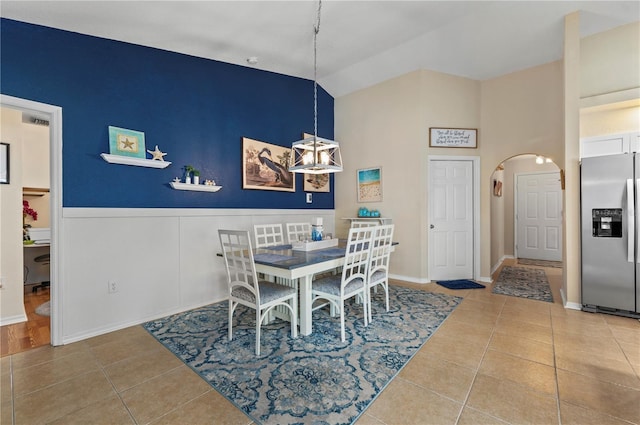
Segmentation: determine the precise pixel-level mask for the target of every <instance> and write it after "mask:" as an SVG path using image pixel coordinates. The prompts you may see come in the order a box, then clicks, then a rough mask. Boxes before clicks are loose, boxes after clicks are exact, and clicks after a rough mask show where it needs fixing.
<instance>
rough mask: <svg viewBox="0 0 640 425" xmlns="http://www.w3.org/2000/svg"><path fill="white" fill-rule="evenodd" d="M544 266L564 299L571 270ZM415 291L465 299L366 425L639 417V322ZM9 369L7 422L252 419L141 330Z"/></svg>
mask: <svg viewBox="0 0 640 425" xmlns="http://www.w3.org/2000/svg"><path fill="white" fill-rule="evenodd" d="M545 270H546V271H547V275H548V276H549V280H550V282H551V284H552V288H553V292H554V297H555V298H556V300H559V299H560V296H559V287H560V282H561V271H560V269H552V268H548V269H545ZM396 283H398V284H401V283H400V282H396ZM408 286H412V287H416V288H420V289H424V290H427V291H438V292H445V293H450V294H453V295H458V296H462V297H464V300H463V301H462V303H461V304H460V306H459V307H458V308H457V309H456V310H455V311H454V312H453V313H452V315H451V316H450V317H449V318H448V319H447V320H446V321H445V323H444V324H443V325H442V326H441V327H440V329H438V331H437V332H435V334H434V335H433V336H432V337H431V338H430V339H429V341H428V342H427V343H426V344H425V345H424V346H423V347H422V349H421V350H420V351H419V352H418V353H417V354H416V356H415V357H414V358H413V359H412V360H411V361H410V362H409V363H408V364H407V366H406V367H405V368H404V369H403V370H402V371H401V372H400V374H399V375H398V376H397V377H396V378H395V379H394V380H393V381H392V382H391V383H390V384H389V386H388V387H387V388H386V389H385V390H384V391H383V392H382V393H381V394H380V396H379V397H378V399H377V400H376V401H375V402H374V403H373V404H372V405H371V406H370V407H369V408H368V409H367V410H366V411H365V413H364V414H363V415H362V416H361V417H360V419H359V420H358V421H357V424H358V425H369V424H378V425H379V424H580V425H585V424H587V425H588V424H627V425H628V424H640V378H639V375H640V322H639V321H638V320H634V319H629V318H622V317H617V316H611V315H603V314H591V313H584V312H580V311H573V310H565V309H564V308H562V306H561V304H560V303H559V302H558V301H557V302H556V303H555V304H550V303H545V302H539V301H532V300H526V299H521V298H515V297H507V296H502V295H494V294H492V293H491V291H490V287H488V288H487V289H475V290H464V291H449V290H447V289H444V288H441V287H440V286H437V285H435V284H427V285H408ZM374 320H375V318H374ZM0 371H1V387H0V392H1V394H0V395H1V405H0V408H1V416H0V423H2V424H29V425H31V424H44V423H51V424H214V423H215V424H223V423H224V424H250V423H251V420H250V419H249V418H248V417H247V416H245V415H244V414H243V413H241V412H240V411H239V410H238V409H236V408H235V407H234V406H233V405H232V404H231V403H229V402H228V401H227V400H226V399H225V398H224V397H222V396H220V395H219V394H218V393H217V392H216V391H215V390H212V389H211V387H210V386H209V385H208V384H207V383H205V382H204V381H203V380H202V379H200V378H199V377H198V375H196V374H195V373H194V372H193V371H191V370H190V369H189V368H188V367H187V366H185V365H184V364H183V363H182V362H180V361H179V360H178V359H177V358H175V357H174V356H173V355H172V354H171V353H170V352H169V351H167V350H166V349H165V348H164V347H163V346H162V345H160V344H159V343H158V342H156V341H155V339H153V338H152V337H151V336H150V335H148V334H147V332H146V331H144V330H143V329H142V328H141V327H140V326H135V327H132V328H128V329H125V330H122V331H118V332H113V333H110V334H107V335H103V336H99V337H96V338H92V339H89V340H85V341H81V342H78V343H74V344H70V345H67V346H63V347H55V348H53V347H41V348H37V349H34V350H31V351H28V352H25V353H20V354H14V355H12V356H6V357H3V358H2V359H1V361H0Z"/></svg>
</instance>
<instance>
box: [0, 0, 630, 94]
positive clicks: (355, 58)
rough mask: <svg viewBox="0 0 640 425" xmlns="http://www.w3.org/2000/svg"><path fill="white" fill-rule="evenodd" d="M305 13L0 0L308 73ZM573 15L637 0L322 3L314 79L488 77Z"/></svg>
mask: <svg viewBox="0 0 640 425" xmlns="http://www.w3.org/2000/svg"><path fill="white" fill-rule="evenodd" d="M317 11H318V2H317V1H269V0H263V1H56V0H50V1H7V0H3V1H2V2H1V3H0V15H1V16H2V17H4V18H9V19H15V20H19V21H24V22H30V23H34V24H39V25H45V26H49V27H54V28H60V29H65V30H69V31H73V32H78V33H82V34H89V35H94V36H98V37H104V38H109V39H114V40H120V41H125V42H130V43H135V44H140V45H144V46H150V47H155V48H159V49H164V50H169V51H175V52H180V53H185V54H189V55H193V56H198V57H203V58H209V59H215V60H219V61H223V62H228V63H233V64H238V65H243V66H250V67H254V68H257V69H263V70H268V71H273V72H277V73H282V74H286V75H292V76H298V77H303V78H308V79H313V75H314V68H313V34H314V31H313V28H314V25H315V24H316V15H317ZM575 11H580V13H581V15H580V22H581V35H582V36H588V35H592V34H594V33H597V32H601V31H605V30H608V29H611V28H614V27H616V26H620V25H623V24H626V23H630V22H634V21H638V20H640V2H638V1H367V0H359V1H337V0H333V1H332V0H325V1H324V2H323V3H322V7H321V20H320V32H319V34H318V41H317V43H318V44H317V61H318V62H317V79H318V83H319V84H320V85H321V86H322V87H323V88H324V89H325V90H327V91H328V92H329V93H330V94H331V95H333V96H335V97H339V96H342V95H345V94H348V93H351V92H353V91H356V90H359V89H362V88H365V87H368V86H370V85H373V84H376V83H379V82H381V81H384V80H387V79H389V78H393V77H396V76H399V75H402V74H405V73H407V72H411V71H414V70H417V69H430V70H434V71H439V72H444V73H448V74H453V75H458V76H462V77H468V78H472V79H477V80H485V79H489V78H494V77H497V76H500V75H504V74H508V73H511V72H514V71H517V70H521V69H525V68H529V67H532V66H535V65H540V64H543V63H547V62H551V61H554V60H558V59H560V58H561V57H562V46H563V31H564V16H565V15H567V14H569V13H572V12H575ZM34 48H46V46H34ZM248 58H257V63H255V64H250V63H249V62H248V61H247V59H248Z"/></svg>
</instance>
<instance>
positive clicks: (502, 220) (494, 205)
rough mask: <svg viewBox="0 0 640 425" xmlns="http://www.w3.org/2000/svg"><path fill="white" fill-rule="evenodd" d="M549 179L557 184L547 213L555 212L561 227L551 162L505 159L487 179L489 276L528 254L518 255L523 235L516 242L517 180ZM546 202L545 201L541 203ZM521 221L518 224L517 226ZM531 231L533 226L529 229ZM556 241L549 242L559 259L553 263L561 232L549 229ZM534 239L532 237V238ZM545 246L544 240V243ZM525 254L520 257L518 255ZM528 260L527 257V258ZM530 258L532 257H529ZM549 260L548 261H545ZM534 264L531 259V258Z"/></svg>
mask: <svg viewBox="0 0 640 425" xmlns="http://www.w3.org/2000/svg"><path fill="white" fill-rule="evenodd" d="M547 173H551V174H548V176H549V177H550V176H553V179H555V180H557V181H554V182H553V183H557V187H558V192H557V195H558V196H557V199H555V200H553V201H552V204H553V205H550V207H551V209H552V210H553V209H554V208H556V209H557V214H558V217H557V218H558V222H559V223H560V225H561V222H562V214H561V209H562V196H563V195H562V191H561V188H562V182H561V181H560V180H561V173H560V168H559V167H558V166H557V165H556V164H555V163H554V162H553V160H552V159H550V158H546V157H544V156H543V155H539V154H535V153H523V154H519V155H515V156H512V157H509V158H506V159H505V160H504V161H502V162H501V163H499V164H498V165H497V166H496V168H495V170H494V172H493V173H492V175H491V178H490V181H489V184H490V185H491V186H490V187H491V202H490V217H491V265H492V269H491V273H492V275H493V273H494V272H495V271H496V270H497V269H498V268H499V267H500V265H501V264H502V263H503V262H504V261H505V260H510V259H514V260H515V259H517V258H518V257H520V258H526V256H527V255H528V254H530V252H527V250H525V249H521V250H520V251H521V252H520V255H518V254H519V250H518V247H517V245H518V239H520V245H521V247H523V246H524V245H525V244H523V243H522V241H523V236H526V233H525V232H522V231H521V232H520V236H521V237H520V238H518V228H517V226H518V219H517V209H518V203H517V202H516V201H517V199H516V196H517V191H516V183H517V181H518V178H519V177H522V178H524V177H527V176H536V175H541V176H544V175H547ZM545 202H546V200H545ZM523 222H524V220H522V219H521V220H520V225H522V223H523ZM531 228H532V229H533V228H535V226H532V227H531ZM549 232H550V233H551V234H552V235H553V236H554V237H555V238H556V239H555V240H554V241H552V242H551V244H552V245H557V248H558V249H559V250H560V251H559V256H556V257H555V258H553V260H554V261H556V262H557V261H561V259H562V256H561V248H562V245H563V242H562V231H561V228H560V229H559V230H558V231H557V233H556V231H555V230H553V229H551V230H550V231H549ZM532 236H533V238H532V240H533V239H535V237H536V234H535V233H533V234H532ZM546 236H547V235H543V237H541V240H542V239H545V238H546ZM545 243H547V242H546V239H545ZM523 253H524V254H527V255H525V256H524V257H523V255H522V254H523ZM529 256H531V255H529ZM532 257H535V255H533V256H532ZM542 258H543V257H542V256H541V257H540V258H539V259H542ZM547 258H550V257H547ZM534 260H535V258H534Z"/></svg>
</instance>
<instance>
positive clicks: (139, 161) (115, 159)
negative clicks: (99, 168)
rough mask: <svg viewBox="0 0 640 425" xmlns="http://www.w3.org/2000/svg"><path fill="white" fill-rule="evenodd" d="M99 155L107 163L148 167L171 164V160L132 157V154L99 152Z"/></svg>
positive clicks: (165, 166)
mask: <svg viewBox="0 0 640 425" xmlns="http://www.w3.org/2000/svg"><path fill="white" fill-rule="evenodd" d="M100 156H101V157H102V159H104V160H105V161H107V162H108V163H109V164H122V165H135V166H136V167H149V168H167V167H168V166H169V165H171V162H168V161H157V160H155V159H145V158H134V157H132V156H122V155H109V154H108V153H101V154H100Z"/></svg>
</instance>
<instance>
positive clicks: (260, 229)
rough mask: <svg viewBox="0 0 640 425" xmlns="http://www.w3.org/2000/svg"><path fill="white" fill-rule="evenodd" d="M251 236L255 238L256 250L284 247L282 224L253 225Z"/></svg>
mask: <svg viewBox="0 0 640 425" xmlns="http://www.w3.org/2000/svg"><path fill="white" fill-rule="evenodd" d="M253 234H254V236H255V238H256V239H255V240H256V248H264V247H268V246H275V245H284V233H283V232H282V224H279V223H278V224H254V226H253Z"/></svg>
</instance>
